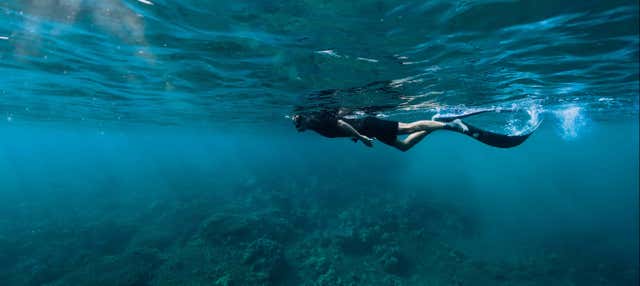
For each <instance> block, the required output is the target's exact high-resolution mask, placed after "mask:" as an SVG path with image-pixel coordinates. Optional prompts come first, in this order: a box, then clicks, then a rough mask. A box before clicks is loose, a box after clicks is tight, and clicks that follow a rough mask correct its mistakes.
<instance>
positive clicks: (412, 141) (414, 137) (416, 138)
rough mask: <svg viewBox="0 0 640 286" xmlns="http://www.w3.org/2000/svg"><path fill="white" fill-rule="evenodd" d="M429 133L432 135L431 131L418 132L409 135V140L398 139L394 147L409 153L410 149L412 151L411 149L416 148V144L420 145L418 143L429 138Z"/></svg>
mask: <svg viewBox="0 0 640 286" xmlns="http://www.w3.org/2000/svg"><path fill="white" fill-rule="evenodd" d="M429 133H431V131H418V132H414V133H411V134H409V136H407V138H404V140H402V139H397V140H396V143H395V144H394V145H393V147H396V148H398V149H399V150H400V151H403V152H405V151H408V150H409V149H411V147H413V146H415V145H416V144H418V142H420V141H421V140H422V139H424V137H427V135H429Z"/></svg>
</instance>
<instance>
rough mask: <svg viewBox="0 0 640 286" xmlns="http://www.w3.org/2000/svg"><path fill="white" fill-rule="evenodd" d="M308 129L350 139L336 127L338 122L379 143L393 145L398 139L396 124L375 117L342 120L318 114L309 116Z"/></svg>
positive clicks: (327, 135)
mask: <svg viewBox="0 0 640 286" xmlns="http://www.w3.org/2000/svg"><path fill="white" fill-rule="evenodd" d="M310 119H311V120H310V125H309V129H311V130H314V131H316V132H318V133H319V134H320V135H322V136H325V137H329V138H335V137H351V135H350V134H348V133H346V132H344V131H343V130H342V129H341V128H340V127H339V126H338V120H339V119H340V120H342V121H344V122H346V123H349V125H351V126H352V127H353V128H354V129H356V130H357V131H358V132H359V133H360V134H362V135H365V136H367V137H375V138H376V139H378V140H379V141H381V142H383V143H386V144H389V145H394V144H395V142H396V139H397V137H398V122H396V121H391V120H384V119H380V118H377V117H372V116H367V117H364V118H354V119H348V118H342V117H337V116H335V115H334V114H332V113H329V112H319V113H316V114H314V115H312V116H310Z"/></svg>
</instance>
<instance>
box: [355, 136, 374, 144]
mask: <svg viewBox="0 0 640 286" xmlns="http://www.w3.org/2000/svg"><path fill="white" fill-rule="evenodd" d="M358 139H360V141H362V144H364V145H366V146H367V147H373V139H371V138H369V137H367V136H364V135H360V138H358Z"/></svg>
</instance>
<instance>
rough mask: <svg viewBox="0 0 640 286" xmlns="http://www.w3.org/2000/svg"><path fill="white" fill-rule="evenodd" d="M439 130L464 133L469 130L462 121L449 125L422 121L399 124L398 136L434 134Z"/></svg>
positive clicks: (454, 121)
mask: <svg viewBox="0 0 640 286" xmlns="http://www.w3.org/2000/svg"><path fill="white" fill-rule="evenodd" d="M439 129H446V130H451V131H458V132H462V133H464V132H467V131H468V130H469V129H468V128H467V126H466V125H465V124H464V123H462V121H461V120H460V119H456V120H453V121H451V122H447V123H444V122H440V121H433V120H420V121H415V122H410V123H403V122H398V134H411V133H415V132H418V131H427V132H433V131H436V130H439Z"/></svg>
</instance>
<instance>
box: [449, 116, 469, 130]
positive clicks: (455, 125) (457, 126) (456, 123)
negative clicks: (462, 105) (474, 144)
mask: <svg viewBox="0 0 640 286" xmlns="http://www.w3.org/2000/svg"><path fill="white" fill-rule="evenodd" d="M447 126H448V127H450V128H452V129H454V130H458V131H460V132H462V133H466V132H468V131H469V127H467V125H466V124H464V123H463V122H462V120H460V119H456V120H453V121H451V122H449V123H447Z"/></svg>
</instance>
